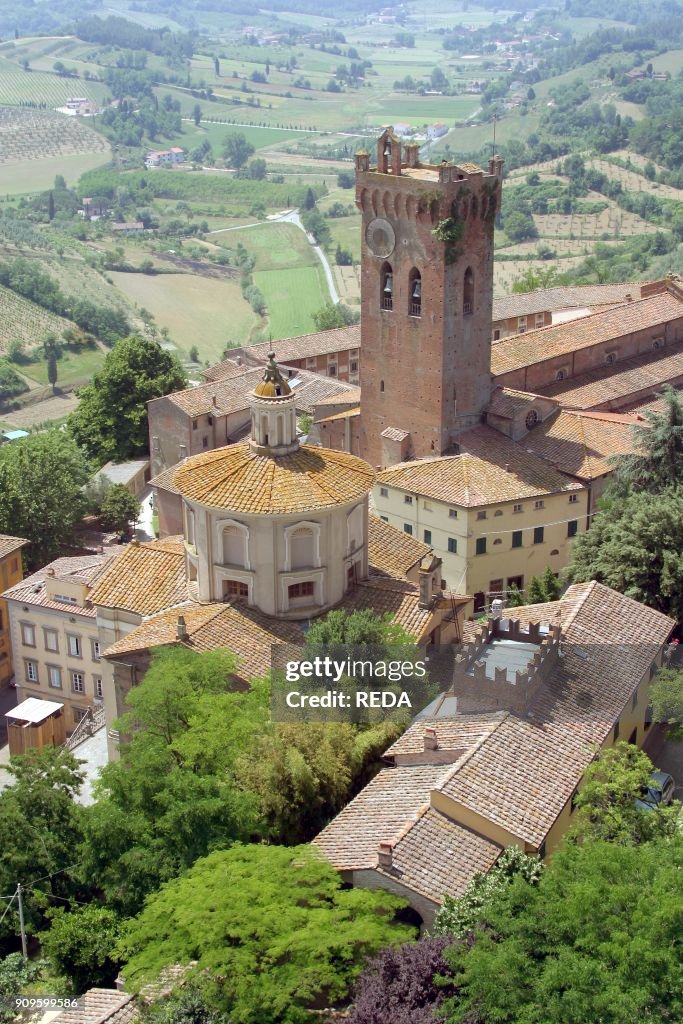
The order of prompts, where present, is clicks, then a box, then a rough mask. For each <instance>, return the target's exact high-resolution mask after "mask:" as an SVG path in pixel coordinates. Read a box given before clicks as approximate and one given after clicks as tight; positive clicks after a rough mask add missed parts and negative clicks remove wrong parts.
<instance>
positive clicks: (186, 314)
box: [109, 273, 258, 362]
mask: <svg viewBox="0 0 683 1024" xmlns="http://www.w3.org/2000/svg"><path fill="white" fill-rule="evenodd" d="M109 276H110V277H111V278H112V280H113V281H114V282H115V284H116V286H117V288H119V289H120V290H121V291H122V292H123V294H124V295H126V296H127V298H128V299H130V300H131V301H132V302H134V303H136V304H137V305H138V306H140V307H144V308H145V309H148V310H149V311H150V313H153V314H154V316H155V318H156V322H157V324H158V325H159V326H160V327H167V328H168V330H169V332H170V335H171V340H172V341H173V342H174V344H175V345H177V347H178V348H180V349H183V350H184V351H185V352H187V351H188V350H189V349H190V348H191V346H192V345H196V346H197V348H198V349H199V357H200V360H201V361H202V362H204V361H205V360H207V359H208V360H209V361H210V362H217V361H218V360H220V359H222V357H223V350H224V349H225V345H226V342H227V341H228V340H230V341H237V342H239V343H240V344H246V343H248V341H249V337H250V334H251V331H252V329H253V328H254V327H255V326H256V325H257V323H258V318H257V317H256V314H255V313H254V312H253V311H252V309H251V307H250V306H249V305H248V304H247V302H245V300H244V299H243V298H242V293H241V291H240V286H239V284H238V283H237V282H236V281H229V280H226V281H217V280H215V279H211V278H206V277H199V276H197V275H195V274H164V275H160V276H159V277H150V276H149V275H146V274H122V273H111V274H110V275H109Z"/></svg>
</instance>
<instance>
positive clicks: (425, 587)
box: [418, 569, 432, 608]
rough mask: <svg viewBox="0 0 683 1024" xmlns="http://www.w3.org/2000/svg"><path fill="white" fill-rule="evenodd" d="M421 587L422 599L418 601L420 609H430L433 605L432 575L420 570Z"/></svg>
mask: <svg viewBox="0 0 683 1024" xmlns="http://www.w3.org/2000/svg"><path fill="white" fill-rule="evenodd" d="M419 585H420V597H419V599H418V607H419V608H429V607H431V603H432V574H431V572H426V571H425V570H424V569H420V572H419Z"/></svg>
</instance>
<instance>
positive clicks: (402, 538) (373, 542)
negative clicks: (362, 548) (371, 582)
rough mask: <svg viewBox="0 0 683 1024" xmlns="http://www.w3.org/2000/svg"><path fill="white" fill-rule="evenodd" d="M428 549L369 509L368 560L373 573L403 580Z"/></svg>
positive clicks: (426, 545)
mask: <svg viewBox="0 0 683 1024" xmlns="http://www.w3.org/2000/svg"><path fill="white" fill-rule="evenodd" d="M431 550H432V548H431V546H430V545H429V544H423V542H422V541H421V540H417V538H416V537H409V536H408V534H407V533H404V532H403V530H399V529H397V528H396V527H395V526H392V525H391V523H385V522H384V520H383V519H380V517H379V516H376V515H373V514H372V513H371V514H370V515H369V516H368V561H369V562H370V568H371V571H372V572H373V573H374V574H375V575H377V576H394V577H395V578H396V579H399V580H405V578H406V574H407V573H408V572H409V571H410V570H411V569H412V568H413V567H414V566H415V565H416V564H417V563H418V562H420V561H421V560H422V559H423V558H424V557H425V555H428V554H429V553H430V551H431Z"/></svg>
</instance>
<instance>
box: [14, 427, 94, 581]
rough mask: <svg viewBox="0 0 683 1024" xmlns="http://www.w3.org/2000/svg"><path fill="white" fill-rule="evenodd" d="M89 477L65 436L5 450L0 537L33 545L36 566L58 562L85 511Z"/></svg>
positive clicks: (46, 435) (45, 436)
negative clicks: (84, 489)
mask: <svg viewBox="0 0 683 1024" xmlns="http://www.w3.org/2000/svg"><path fill="white" fill-rule="evenodd" d="M88 476H89V467H88V463H87V460H86V458H85V456H84V455H83V452H82V451H81V449H80V448H79V447H78V445H77V444H75V443H74V441H73V440H72V438H70V437H69V436H68V434H65V433H64V432H63V431H61V430H46V431H43V432H42V433H39V434H32V435H30V436H29V437H25V438H22V439H21V440H18V441H13V442H12V444H6V445H3V446H2V447H1V448H0V533H10V534H15V535H17V536H20V537H26V539H27V540H30V541H31V545H30V547H29V548H28V549H27V552H26V553H27V557H28V559H29V562H30V563H31V564H32V565H43V564H44V563H45V562H47V561H49V560H50V559H51V558H54V557H55V555H57V554H59V551H60V549H61V547H62V546H63V545H64V543H65V542H67V541H68V540H69V539H70V538H71V536H72V534H73V530H74V527H75V526H76V524H77V523H78V521H79V519H80V517H81V515H82V513H83V510H84V507H85V499H84V496H83V492H82V487H83V485H84V484H85V482H86V480H87V479H88Z"/></svg>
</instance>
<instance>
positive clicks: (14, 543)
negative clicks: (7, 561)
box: [0, 533, 29, 558]
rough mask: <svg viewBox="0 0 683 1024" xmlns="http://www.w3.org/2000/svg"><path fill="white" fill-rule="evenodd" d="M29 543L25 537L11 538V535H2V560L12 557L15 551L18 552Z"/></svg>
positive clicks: (0, 548)
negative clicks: (8, 556)
mask: <svg viewBox="0 0 683 1024" xmlns="http://www.w3.org/2000/svg"><path fill="white" fill-rule="evenodd" d="M28 543H29V542H28V541H27V540H24V538H23V537H11V536H10V535H9V534H6V533H0V558H5V557H6V556H7V555H11V554H12V552H13V551H18V550H19V548H23V546H24V544H28Z"/></svg>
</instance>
